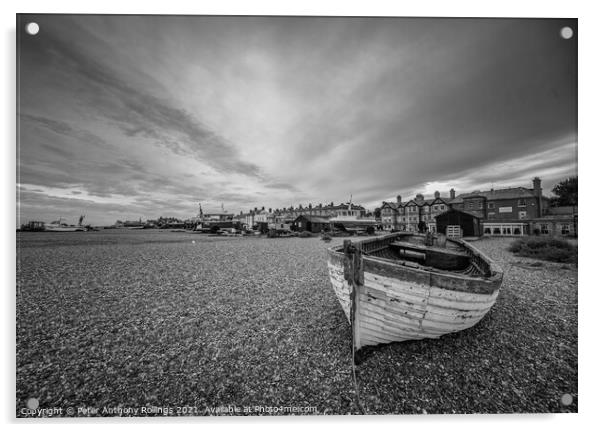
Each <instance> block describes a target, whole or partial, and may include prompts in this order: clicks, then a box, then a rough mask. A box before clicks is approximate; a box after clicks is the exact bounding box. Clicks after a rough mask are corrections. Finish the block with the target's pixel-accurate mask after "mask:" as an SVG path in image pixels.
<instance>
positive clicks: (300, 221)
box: [293, 215, 330, 233]
mask: <svg viewBox="0 0 602 432" xmlns="http://www.w3.org/2000/svg"><path fill="white" fill-rule="evenodd" d="M293 227H294V229H295V231H309V232H312V233H319V232H321V231H322V230H325V231H328V230H329V229H330V222H329V221H328V219H327V218H324V217H319V216H309V215H301V216H299V217H298V218H297V219H295V221H294V222H293Z"/></svg>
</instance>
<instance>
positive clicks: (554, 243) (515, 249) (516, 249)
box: [508, 237, 577, 263]
mask: <svg viewBox="0 0 602 432" xmlns="http://www.w3.org/2000/svg"><path fill="white" fill-rule="evenodd" d="M508 250H509V251H510V252H512V253H514V254H515V255H518V256H522V257H528V258H535V259H540V260H545V261H552V262H559V263H576V262H577V247H576V246H573V245H572V244H570V243H569V242H568V241H566V240H562V239H557V238H545V237H543V238H542V237H527V238H519V239H517V240H515V241H514V242H512V244H510V247H509V248H508Z"/></svg>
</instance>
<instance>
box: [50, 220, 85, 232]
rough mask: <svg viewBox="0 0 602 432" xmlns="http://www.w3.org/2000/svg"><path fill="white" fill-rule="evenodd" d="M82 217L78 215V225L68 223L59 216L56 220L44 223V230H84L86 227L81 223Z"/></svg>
mask: <svg viewBox="0 0 602 432" xmlns="http://www.w3.org/2000/svg"><path fill="white" fill-rule="evenodd" d="M83 219H84V217H83V216H80V218H79V224H78V225H68V224H66V223H65V222H63V221H62V218H59V220H57V221H53V222H50V223H48V224H45V225H44V231H50V232H75V231H86V228H85V227H84V226H82V225H81V223H82V221H83Z"/></svg>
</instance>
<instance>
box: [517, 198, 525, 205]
mask: <svg viewBox="0 0 602 432" xmlns="http://www.w3.org/2000/svg"><path fill="white" fill-rule="evenodd" d="M518 206H519V207H527V200H525V199H524V198H521V199H519V200H518Z"/></svg>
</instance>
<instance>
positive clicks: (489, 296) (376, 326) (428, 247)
mask: <svg viewBox="0 0 602 432" xmlns="http://www.w3.org/2000/svg"><path fill="white" fill-rule="evenodd" d="M425 243H426V244H425ZM328 270H329V274H330V281H331V283H332V286H333V288H334V291H335V293H336V296H337V298H338V300H339V302H340V303H341V306H342V307H343V310H344V311H345V315H346V316H347V319H348V320H349V322H350V323H351V327H352V332H353V344H354V349H355V350H359V349H360V348H361V347H364V346H369V345H378V344H382V343H390V342H401V341H406V340H413V339H424V338H438V337H440V336H442V335H444V334H447V333H453V332H458V331H461V330H464V329H467V328H469V327H472V326H474V325H475V324H476V323H477V322H479V321H480V320H481V319H482V318H483V317H484V316H485V314H487V312H489V309H490V308H491V307H492V306H493V304H494V303H495V300H496V298H497V296H498V293H499V289H500V285H501V283H502V277H503V273H502V271H501V269H500V267H499V266H497V265H496V264H495V263H494V262H493V261H492V260H491V259H489V258H488V257H487V256H485V255H484V254H483V253H482V252H480V251H479V250H478V249H476V248H475V247H474V246H472V245H471V244H469V243H467V242H465V241H463V240H460V239H445V238H441V239H438V240H435V239H434V238H433V237H432V236H430V235H429V236H423V235H416V234H413V233H404V232H400V233H395V234H391V235H386V236H382V237H377V238H373V239H368V240H364V241H360V242H355V243H352V242H351V241H349V240H346V241H345V242H344V244H343V246H337V247H333V248H330V249H328Z"/></svg>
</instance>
